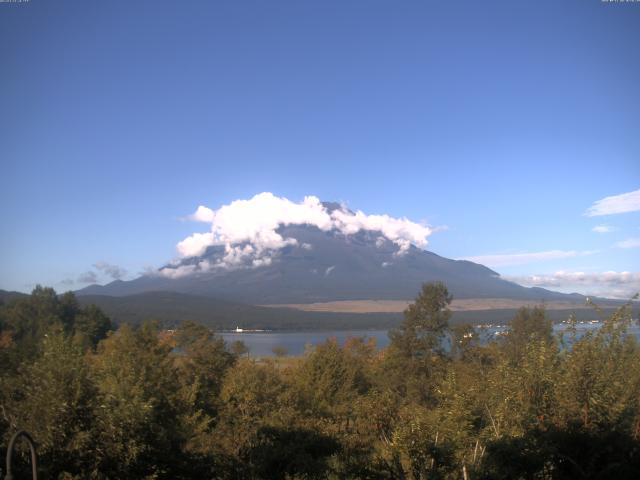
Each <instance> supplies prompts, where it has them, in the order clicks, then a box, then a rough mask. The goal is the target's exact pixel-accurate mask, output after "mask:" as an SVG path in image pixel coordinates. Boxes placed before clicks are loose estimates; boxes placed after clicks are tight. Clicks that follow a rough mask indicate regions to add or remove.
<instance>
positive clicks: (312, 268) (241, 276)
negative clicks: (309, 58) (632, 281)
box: [76, 207, 586, 305]
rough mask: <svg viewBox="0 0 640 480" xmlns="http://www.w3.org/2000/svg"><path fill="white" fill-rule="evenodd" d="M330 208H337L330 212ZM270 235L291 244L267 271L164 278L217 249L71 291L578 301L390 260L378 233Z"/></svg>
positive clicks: (299, 230) (482, 274)
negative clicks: (431, 290)
mask: <svg viewBox="0 0 640 480" xmlns="http://www.w3.org/2000/svg"><path fill="white" fill-rule="evenodd" d="M335 208H338V207H335ZM278 233H280V234H281V235H283V236H284V237H286V238H291V239H294V240H295V244H292V245H287V246H285V247H284V248H282V249H280V250H278V251H277V252H274V253H273V256H272V257H270V263H269V264H266V265H262V266H258V267H254V268H250V267H247V266H240V267H239V268H236V269H224V268H212V269H210V270H205V271H196V272H195V273H192V274H190V275H185V276H182V277H178V278H170V277H169V276H168V275H167V273H169V274H173V272H177V271H178V269H179V268H181V267H182V268H184V267H191V266H196V265H203V264H206V265H214V264H215V262H219V259H220V258H221V256H222V255H224V247H220V246H215V247H209V248H208V249H207V250H206V251H205V253H204V254H203V255H201V256H197V257H189V258H185V259H182V260H180V261H178V262H174V263H171V264H168V265H165V266H164V267H162V268H161V269H159V270H158V272H157V273H156V274H155V275H142V276H140V277H138V278H136V279H133V280H129V281H125V280H116V281H114V282H111V283H109V284H107V285H103V286H98V285H91V286H88V287H85V288H83V289H81V290H78V291H77V292H76V293H77V294H78V295H79V296H83V295H109V296H126V295H133V294H140V293H146V292H153V291H172V292H178V293H184V294H192V295H197V296H206V297H212V298H218V299H222V300H226V301H232V302H240V303H246V304H252V305H259V304H260V305H268V304H288V303H315V302H328V301H339V300H359V299H370V300H411V299H413V298H414V296H415V294H416V292H417V291H418V290H419V289H420V286H421V285H422V283H425V282H433V281H442V282H444V283H445V284H446V285H447V287H448V288H449V291H450V292H451V293H452V294H453V296H454V297H455V298H507V299H518V300H528V301H535V302H543V301H549V300H568V299H570V300H572V301H583V300H584V299H585V298H586V297H584V296H583V295H580V294H565V293H559V292H554V291H551V290H547V289H543V288H539V287H524V286H521V285H518V284H516V283H514V282H511V281H508V280H505V279H503V278H501V277H500V275H499V274H498V273H497V272H495V271H494V270H492V269H490V268H488V267H486V266H484V265H480V264H477V263H474V262H471V261H468V260H452V259H448V258H445V257H442V256H440V255H437V254H436V253H433V252H431V251H428V250H422V249H420V248H417V247H415V246H413V245H412V246H410V247H409V248H408V249H407V250H406V251H405V252H403V253H398V252H399V250H398V247H397V245H395V244H394V243H393V242H391V241H389V240H388V239H385V238H384V237H382V236H381V234H380V232H376V231H371V230H361V231H359V232H357V233H355V234H352V235H343V234H341V233H338V232H335V231H329V232H325V231H321V230H320V229H318V228H317V227H310V226H304V225H288V226H282V227H280V228H279V229H278Z"/></svg>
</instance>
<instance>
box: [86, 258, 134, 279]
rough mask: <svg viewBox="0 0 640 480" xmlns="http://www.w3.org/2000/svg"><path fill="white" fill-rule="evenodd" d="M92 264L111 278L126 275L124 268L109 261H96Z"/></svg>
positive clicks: (119, 277)
mask: <svg viewBox="0 0 640 480" xmlns="http://www.w3.org/2000/svg"><path fill="white" fill-rule="evenodd" d="M93 266H94V267H95V268H96V269H97V270H99V271H101V272H104V273H105V274H107V275H108V276H109V277H111V278H112V279H113V280H120V279H121V278H122V277H124V276H126V275H127V271H126V270H125V269H124V268H122V267H119V266H118V265H113V264H111V263H107V262H97V263H94V264H93Z"/></svg>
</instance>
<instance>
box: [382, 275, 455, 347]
mask: <svg viewBox="0 0 640 480" xmlns="http://www.w3.org/2000/svg"><path fill="white" fill-rule="evenodd" d="M451 300H452V297H451V295H450V294H449V290H447V287H446V286H445V285H444V283H442V282H435V283H425V284H424V285H422V291H421V292H420V294H419V295H418V297H417V298H416V299H415V301H414V302H413V303H412V304H411V305H409V306H408V307H407V309H406V310H405V311H404V321H403V322H402V325H401V326H400V328H399V329H397V330H392V331H391V332H390V333H389V336H390V338H391V346H392V348H394V349H396V350H397V351H399V352H401V353H402V354H403V355H404V356H406V357H410V358H416V357H426V356H429V355H431V354H432V353H434V352H435V353H441V352H442V340H443V338H444V336H445V334H446V332H447V330H448V328H449V319H450V318H451V311H450V310H449V308H448V307H449V304H450V303H451Z"/></svg>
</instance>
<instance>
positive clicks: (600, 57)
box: [0, 0, 640, 291]
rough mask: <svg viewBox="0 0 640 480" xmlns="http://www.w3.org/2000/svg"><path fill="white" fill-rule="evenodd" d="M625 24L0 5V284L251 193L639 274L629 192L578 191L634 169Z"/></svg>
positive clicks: (358, 9)
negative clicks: (609, 205)
mask: <svg viewBox="0 0 640 480" xmlns="http://www.w3.org/2000/svg"><path fill="white" fill-rule="evenodd" d="M638 45H640V4H638V3H608V2H601V1H600V0H575V1H572V0H567V1H563V2H558V1H543V0H538V1H530V2H514V1H508V2H499V1H487V2H476V1H466V2H465V1H460V2H435V1H416V2H410V1H409V2H389V1H372V0H368V1H353V2H345V1H323V2H318V1H315V2H311V1H300V0H297V1H291V2H284V1H283V2H280V1H276V2H264V1H257V2H245V1H229V2H223V1H216V2H204V1H203V2H197V1H184V2H157V1H153V2H152V1H135V2H134V1H126V2H125V1H118V0H113V1H109V2H86V1H85V2H81V1H63V0H61V1H58V2H44V1H42V0H31V1H29V2H27V3H15V4H14V3H2V4H0V68H1V72H2V74H1V75H0V87H1V88H0V132H2V134H1V137H0V138H1V141H0V163H1V165H0V167H1V170H0V171H1V172H2V175H1V176H0V182H1V183H0V185H1V188H0V215H1V216H2V235H1V236H0V288H3V289H10V290H21V291H28V290H30V289H31V288H32V287H33V285H34V284H36V283H42V284H47V285H51V286H53V287H55V288H56V289H58V290H65V289H68V288H71V289H75V288H80V287H82V286H84V284H83V283H82V282H79V281H78V278H79V277H80V276H82V275H83V274H85V273H86V272H87V271H93V272H94V273H95V274H96V275H97V278H98V280H99V281H101V282H105V281H107V280H108V279H109V278H110V277H112V276H113V274H114V272H117V271H116V270H113V268H111V270H110V269H109V266H111V267H114V266H118V267H119V268H121V269H126V271H127V272H128V273H127V275H126V276H125V277H124V278H132V277H134V276H136V275H137V273H138V272H140V271H142V270H143V269H144V268H145V267H158V266H160V265H162V264H163V263H165V262H166V261H168V260H170V259H171V258H173V257H175V255H176V250H175V247H176V244H177V243H178V242H179V241H181V240H182V239H183V238H185V237H187V236H188V235H190V234H192V233H193V232H196V231H206V229H207V228H206V226H202V225H197V224H196V225H194V224H193V223H191V222H185V221H182V220H181V219H182V218H183V217H185V216H186V215H188V214H190V213H192V212H193V211H194V210H195V209H196V207H197V206H198V205H206V206H209V207H211V208H213V209H216V208H219V207H220V206H222V205H224V204H228V203H229V202H231V201H233V200H236V199H247V198H251V197H253V196H254V195H255V194H258V193H260V192H265V191H267V192H273V193H274V194H275V195H278V196H283V197H286V198H289V199H291V200H292V201H301V200H302V199H303V197H304V196H305V195H316V196H318V197H319V198H321V199H323V200H338V201H344V202H346V203H348V205H349V206H350V207H352V208H354V209H361V210H363V211H364V212H366V213H386V214H389V215H392V216H395V217H407V218H409V219H411V220H414V221H425V222H428V223H429V224H431V225H435V226H447V227H448V228H447V229H446V230H442V231H438V232H436V233H434V234H433V235H431V236H430V237H429V245H428V248H429V249H430V250H432V251H434V252H436V253H438V254H441V255H443V256H447V257H451V258H467V257H472V258H487V256H488V255H492V256H495V255H505V254H525V253H526V254H531V253H533V254H539V253H540V252H550V251H559V252H564V256H563V255H562V254H556V255H547V256H545V255H542V256H541V255H537V256H536V255H534V256H530V257H526V256H525V257H518V261H517V262H516V263H518V264H517V265H513V264H511V265H509V264H508V263H509V262H508V261H507V264H504V261H500V260H499V259H498V260H496V259H495V258H493V257H492V258H493V260H492V261H494V262H497V263H498V264H499V266H494V268H495V269H496V270H497V271H498V272H500V273H501V274H503V275H507V276H512V277H514V278H515V277H518V278H520V277H523V278H524V277H528V276H531V275H539V276H552V275H554V274H555V272H558V271H563V272H565V274H567V273H575V272H583V273H585V274H587V275H594V277H593V278H592V279H591V280H585V281H584V282H583V284H582V286H581V288H582V290H584V291H587V290H588V289H589V288H596V287H597V285H596V286H594V285H593V284H594V282H598V281H600V280H598V279H602V277H597V275H600V274H602V272H606V271H616V272H622V271H627V272H632V273H634V274H635V273H637V272H640V255H639V253H640V249H639V248H638V247H634V246H633V245H635V244H636V243H634V239H638V238H640V211H638V210H637V209H636V211H630V212H626V213H618V214H608V215H602V216H596V217H589V216H586V215H585V212H586V211H587V209H588V208H589V207H591V206H592V205H593V203H594V202H596V201H598V200H601V199H603V198H605V197H609V196H615V195H620V194H624V193H628V192H634V191H636V190H638V189H640V133H639V132H640V55H638ZM599 225H600V226H602V225H606V226H608V227H610V230H611V231H610V232H606V233H597V232H594V231H592V229H593V228H594V227H596V226H599ZM621 242H626V243H621ZM622 246H625V247H627V248H621V247H622ZM567 252H573V254H569V253H567ZM98 262H103V263H98ZM96 263H98V265H99V266H100V267H101V268H96V267H94V266H93V265H95V264H96ZM110 273H111V275H110ZM116 275H117V273H116ZM558 278H559V277H558ZM594 279H595V280H594ZM64 280H73V283H71V282H70V281H67V282H66V283H61V282H63V281H64ZM556 280H557V284H554V286H556V287H557V288H565V287H566V288H569V289H571V286H567V285H564V284H562V281H561V280H562V279H561V278H560V279H556ZM589 282H591V283H589ZM598 288H599V287H598Z"/></svg>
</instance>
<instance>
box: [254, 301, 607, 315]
mask: <svg viewBox="0 0 640 480" xmlns="http://www.w3.org/2000/svg"><path fill="white" fill-rule="evenodd" d="M412 301H413V300H339V301H333V302H318V303H281V304H272V305H260V306H261V307H269V308H291V309H294V310H301V311H304V312H334V313H401V312H403V311H404V310H405V309H406V308H407V307H408V306H409V304H410V303H412ZM535 305H544V306H545V307H546V308H547V310H577V309H591V308H593V307H591V306H589V305H587V304H586V303H582V302H559V301H554V302H544V303H543V302H535V301H532V300H513V299H508V298H463V299H454V300H453V302H451V305H450V307H449V308H450V309H451V310H452V311H454V312H472V311H484V310H502V309H512V308H515V309H517V308H520V307H533V306H535ZM602 306H608V305H602Z"/></svg>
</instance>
